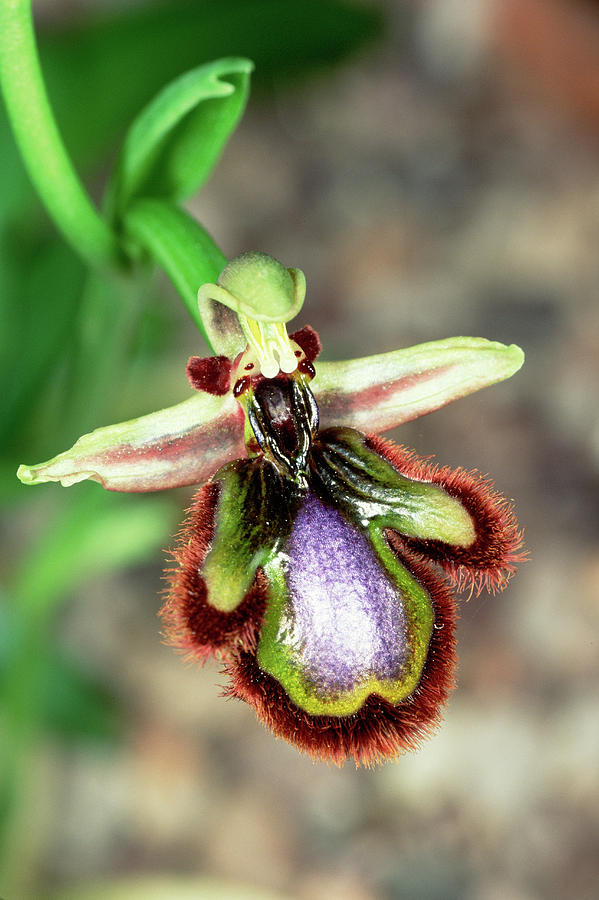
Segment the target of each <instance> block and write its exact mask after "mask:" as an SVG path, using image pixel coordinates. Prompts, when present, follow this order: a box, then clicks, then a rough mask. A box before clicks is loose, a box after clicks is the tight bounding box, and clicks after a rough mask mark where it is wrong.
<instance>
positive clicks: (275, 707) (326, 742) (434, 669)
mask: <svg viewBox="0 0 599 900" xmlns="http://www.w3.org/2000/svg"><path fill="white" fill-rule="evenodd" d="M389 541H390V544H391V546H392V547H393V549H394V550H396V552H397V549H396V546H395V544H394V542H393V538H392V535H389ZM398 556H401V558H402V562H404V564H405V565H407V566H408V568H409V569H410V571H411V572H412V574H413V575H414V577H416V578H417V579H418V580H419V581H420V582H421V583H422V584H423V585H424V587H425V588H426V589H427V591H428V592H429V594H430V596H431V599H432V602H433V607H434V611H435V625H434V628H433V633H432V636H431V639H430V643H429V649H428V656H427V660H426V663H425V665H424V669H423V671H422V676H421V679H420V683H419V685H418V687H417V688H416V690H415V691H414V692H413V693H412V694H411V695H410V697H408V698H407V699H406V700H405V701H403V702H402V703H399V704H398V705H396V706H394V705H393V704H391V703H389V702H388V701H387V700H383V699H382V698H381V697H378V696H376V695H371V696H370V697H369V698H368V699H367V700H366V702H365V703H364V705H363V706H362V708H361V709H360V710H359V711H358V712H357V713H354V714H353V715H350V716H313V715H310V714H309V713H306V712H304V710H302V709H300V708H299V707H298V706H296V705H295V704H294V703H293V702H292V701H291V700H290V699H289V697H288V696H287V694H286V693H285V691H284V689H283V687H282V686H281V684H280V683H279V682H278V681H277V680H276V679H275V678H273V677H272V676H271V675H268V674H267V673H266V672H264V671H263V670H262V669H261V668H260V666H259V665H258V662H257V660H256V654H255V651H252V650H241V651H239V652H237V653H235V654H234V656H233V657H232V658H230V659H229V660H227V662H226V664H225V673H226V674H227V675H228V676H229V677H230V679H231V685H230V687H229V688H228V689H227V690H226V692H225V693H226V695H227V696H230V697H237V698H239V699H241V700H245V702H246V703H249V704H250V705H251V706H253V707H254V709H255V712H256V715H257V716H258V718H259V719H260V720H261V721H262V722H263V723H264V725H266V726H267V727H268V728H270V729H271V730H272V731H273V732H274V733H275V735H276V736H277V737H281V738H283V739H284V740H286V741H289V743H291V744H294V745H295V746H296V747H297V748H298V749H299V750H301V751H302V752H304V753H307V754H309V755H310V756H311V757H312V758H313V759H321V760H324V761H326V762H333V763H335V765H338V766H341V765H343V763H344V762H345V761H346V759H348V758H353V759H354V761H355V763H356V765H365V766H368V765H372V764H374V763H377V762H383V761H385V760H388V759H392V758H394V757H396V756H397V755H398V754H399V753H401V752H403V751H406V750H415V749H417V748H418V747H419V746H420V744H421V742H422V741H423V740H424V738H426V737H427V736H428V735H429V734H430V733H431V732H432V731H434V730H435V728H436V727H437V726H438V725H439V722H440V717H441V712H442V710H443V707H444V705H445V703H446V701H447V698H448V696H449V693H450V691H451V690H452V688H453V687H454V668H455V659H456V653H455V638H454V629H455V621H456V610H455V603H454V600H453V597H452V595H451V593H450V591H449V588H448V585H447V584H446V582H445V580H444V579H443V578H442V577H441V576H440V575H437V574H436V573H434V572H432V571H431V568H430V566H429V567H427V566H426V565H424V564H423V563H422V562H421V561H420V560H418V559H416V558H413V557H412V556H411V555H410V554H409V553H408V554H406V553H404V552H403V549H402V552H401V553H398Z"/></svg>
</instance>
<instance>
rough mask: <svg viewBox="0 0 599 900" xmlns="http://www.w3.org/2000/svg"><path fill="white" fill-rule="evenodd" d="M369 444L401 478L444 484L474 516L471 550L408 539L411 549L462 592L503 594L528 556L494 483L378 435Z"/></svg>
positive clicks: (510, 508) (509, 506)
mask: <svg viewBox="0 0 599 900" xmlns="http://www.w3.org/2000/svg"><path fill="white" fill-rule="evenodd" d="M367 445H368V446H369V447H371V448H372V449H373V450H375V451H376V452H377V453H378V454H380V456H382V457H383V458H384V459H386V460H388V462H390V463H391V465H392V466H394V468H396V469H397V471H398V472H400V473H401V474H402V475H405V476H406V477H408V478H413V479H415V480H416V481H425V482H430V483H432V484H438V485H440V486H441V487H442V488H443V489H444V490H446V491H447V493H448V494H450V495H451V496H453V497H456V498H457V499H458V500H459V501H460V502H461V503H462V505H463V506H464V507H465V508H466V510H467V511H468V512H469V513H470V515H471V516H472V520H473V522H474V528H475V532H476V539H475V541H474V543H473V544H471V545H470V547H457V546H454V545H451V544H445V543H443V542H442V541H434V540H418V539H417V538H407V537H403V541H404V542H405V544H406V546H407V547H409V548H410V549H411V550H412V551H415V552H416V553H417V554H418V556H419V558H420V559H421V560H422V561H423V562H425V561H426V560H433V561H434V562H436V563H438V564H439V565H440V566H441V567H442V568H443V570H444V571H445V572H446V573H447V575H448V576H449V577H450V578H451V580H452V581H453V582H454V584H455V585H456V587H457V588H458V589H459V590H464V589H466V590H468V589H469V590H470V591H471V592H473V593H476V594H479V593H480V592H481V590H482V589H483V588H485V589H486V590H490V591H500V590H503V588H504V587H505V585H506V584H507V581H508V580H509V578H510V576H511V575H513V574H514V572H515V571H516V565H517V564H518V563H520V562H523V561H524V560H525V559H526V553H525V552H522V533H521V532H520V531H519V529H518V523H517V521H516V517H515V515H514V510H513V506H512V504H511V503H510V502H509V501H508V500H507V499H506V498H505V497H504V496H503V495H502V494H500V493H499V492H498V491H496V490H495V489H494V487H493V483H492V481H490V479H489V478H486V477H484V476H483V475H480V474H479V473H478V472H476V471H470V472H467V471H466V470H465V469H452V468H451V467H450V466H439V465H436V464H435V463H432V462H430V461H428V460H425V459H422V458H420V457H418V456H417V455H416V454H415V453H414V452H413V451H412V450H408V449H407V448H405V447H401V446H398V445H397V444H394V443H392V442H391V441H388V440H384V439H383V438H380V437H378V436H377V435H368V436H367Z"/></svg>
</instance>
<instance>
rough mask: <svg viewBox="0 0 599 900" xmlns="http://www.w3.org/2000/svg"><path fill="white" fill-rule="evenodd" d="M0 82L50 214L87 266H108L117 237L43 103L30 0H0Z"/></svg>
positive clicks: (112, 261)
mask: <svg viewBox="0 0 599 900" xmlns="http://www.w3.org/2000/svg"><path fill="white" fill-rule="evenodd" d="M0 84H1V86H2V90H3V92H4V99H5V103H6V108H7V111H8V116H9V119H10V120H11V123H12V127H13V131H14V134H15V138H16V141H17V144H18V145H19V148H20V150H21V154H22V156H23V159H24V161H25V165H26V167H27V169H28V171H29V175H30V177H31V180H32V182H33V184H34V185H35V187H36V189H37V191H38V193H39V195H40V197H41V198H42V201H43V202H44V204H45V206H46V209H47V210H48V212H49V214H50V216H51V217H52V218H53V220H54V222H55V223H56V225H57V226H58V228H60V230H61V231H62V233H63V234H64V236H65V238H66V239H67V241H69V243H70V244H71V245H72V246H73V247H74V249H75V250H76V251H77V252H78V253H79V254H80V255H81V256H82V257H83V258H84V259H85V260H87V262H89V263H91V264H92V265H94V266H98V265H99V266H114V265H115V264H117V263H118V261H119V248H118V243H117V239H116V237H115V235H114V234H113V233H112V231H111V230H110V228H109V226H108V225H107V224H106V222H105V221H104V220H103V219H102V218H101V217H100V215H99V214H98V212H97V211H96V209H95V208H94V206H93V205H92V203H91V201H90V199H89V197H88V196H87V194H86V192H85V189H84V188H83V186H82V184H81V182H80V181H79V178H78V176H77V174H76V172H75V170H74V168H73V165H72V163H71V160H70V159H69V156H68V154H67V152H66V149H65V147H64V144H63V142H62V138H61V136H60V133H59V131H58V127H57V124H56V121H55V119H54V115H53V113H52V109H51V107H50V103H49V101H48V95H47V93H46V88H45V84H44V80H43V76H42V72H41V68H40V63H39V58H38V54H37V47H36V42H35V34H34V30H33V21H32V15H31V0H0Z"/></svg>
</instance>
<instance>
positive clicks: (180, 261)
mask: <svg viewBox="0 0 599 900" xmlns="http://www.w3.org/2000/svg"><path fill="white" fill-rule="evenodd" d="M123 223H124V227H125V231H126V232H127V235H128V236H129V238H131V239H132V240H133V241H134V242H135V243H136V244H137V245H138V246H141V247H142V248H143V249H144V250H145V251H146V252H148V253H149V254H150V256H151V257H152V258H153V259H154V261H155V262H157V263H158V264H159V265H160V266H162V268H163V269H165V271H166V273H167V275H168V276H169V278H170V279H171V281H172V282H173V284H174V286H175V287H176V288H177V290H178V292H179V294H180V295H181V298H182V300H183V302H184V304H185V306H186V307H187V310H188V312H189V314H190V316H191V317H192V319H193V320H194V322H195V323H196V325H197V326H198V328H199V329H200V331H201V332H202V335H203V336H204V338H205V339H206V341H207V343H208V344H209V345H210V341H209V340H208V338H207V336H206V331H205V329H204V326H203V323H202V317H201V315H200V311H199V309H198V301H197V294H198V288H199V287H200V286H201V285H202V284H205V283H206V282H208V281H211V282H213V281H216V279H217V278H218V276H219V274H220V272H221V270H222V269H223V268H224V267H225V266H226V264H227V258H226V257H225V256H223V254H222V252H221V251H220V250H219V248H218V247H217V246H216V244H215V243H214V241H213V240H212V238H211V237H210V235H209V234H208V232H207V231H205V230H204V229H203V228H202V226H201V225H199V224H198V223H197V222H196V221H195V219H193V218H192V217H191V216H190V215H189V214H188V213H186V212H185V210H183V209H181V208H180V207H178V206H176V205H175V204H174V203H169V202H168V201H167V200H152V199H145V200H138V201H136V202H135V203H133V204H132V205H131V206H130V207H129V209H128V210H127V212H126V213H125V215H124V219H123Z"/></svg>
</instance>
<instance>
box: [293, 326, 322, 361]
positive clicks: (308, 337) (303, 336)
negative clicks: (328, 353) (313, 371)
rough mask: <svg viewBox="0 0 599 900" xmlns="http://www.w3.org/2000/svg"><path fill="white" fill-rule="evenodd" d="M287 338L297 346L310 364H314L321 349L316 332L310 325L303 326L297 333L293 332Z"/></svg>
mask: <svg viewBox="0 0 599 900" xmlns="http://www.w3.org/2000/svg"><path fill="white" fill-rule="evenodd" d="M289 337H290V338H291V340H292V341H295V343H296V344H299V346H300V347H301V348H302V350H303V351H304V353H305V354H306V358H307V359H308V360H309V361H310V362H314V360H315V359H316V357H317V356H318V354H319V353H320V351H321V348H322V344H321V343H320V338H319V337H318V332H317V331H315V330H314V328H312V326H311V325H304V327H303V328H300V330H299V331H294V332H293V334H290V335H289Z"/></svg>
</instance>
